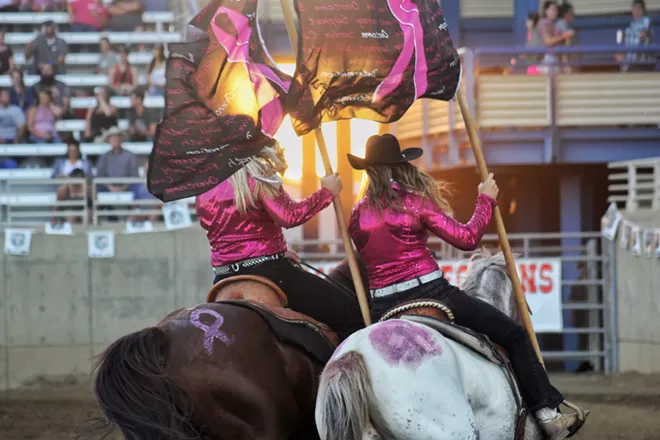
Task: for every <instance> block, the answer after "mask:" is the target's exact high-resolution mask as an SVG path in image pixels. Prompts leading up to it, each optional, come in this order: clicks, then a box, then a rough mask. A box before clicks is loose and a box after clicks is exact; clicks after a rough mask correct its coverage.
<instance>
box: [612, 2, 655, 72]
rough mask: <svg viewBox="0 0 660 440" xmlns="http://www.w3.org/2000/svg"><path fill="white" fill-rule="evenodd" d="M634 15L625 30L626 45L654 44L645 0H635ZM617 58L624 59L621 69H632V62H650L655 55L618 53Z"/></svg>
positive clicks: (641, 45)
mask: <svg viewBox="0 0 660 440" xmlns="http://www.w3.org/2000/svg"><path fill="white" fill-rule="evenodd" d="M632 17H633V19H632V21H631V22H630V24H629V25H628V27H627V28H626V30H625V31H624V45H625V46H627V47H643V46H648V45H650V44H652V43H653V31H652V29H651V19H650V18H649V16H648V13H647V11H646V3H645V2H644V0H635V1H633V4H632ZM617 59H618V61H623V63H622V66H621V70H623V71H629V70H631V64H634V63H644V62H649V61H651V60H652V59H653V57H652V56H651V55H647V54H644V53H639V52H637V53H632V52H630V53H627V54H626V55H617ZM639 67H641V66H639ZM641 69H644V67H641Z"/></svg>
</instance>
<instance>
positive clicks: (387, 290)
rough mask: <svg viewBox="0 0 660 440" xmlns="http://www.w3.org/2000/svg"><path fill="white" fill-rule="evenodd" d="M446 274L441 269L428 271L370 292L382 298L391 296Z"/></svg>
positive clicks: (374, 296)
mask: <svg viewBox="0 0 660 440" xmlns="http://www.w3.org/2000/svg"><path fill="white" fill-rule="evenodd" d="M443 275H444V274H443V273H442V271H441V270H440V269H438V270H436V271H434V272H431V273H427V274H426V275H422V276H421V277H417V278H413V279H412V280H408V281H404V282H402V283H397V284H392V285H390V286H387V287H382V288H380V289H373V290H370V291H369V292H370V293H371V296H372V297H373V298H381V297H383V296H389V295H392V294H394V293H400V292H405V291H406V290H410V289H413V288H415V287H417V286H421V285H422V284H426V283H430V282H431V281H435V280H437V279H439V278H442V276H443Z"/></svg>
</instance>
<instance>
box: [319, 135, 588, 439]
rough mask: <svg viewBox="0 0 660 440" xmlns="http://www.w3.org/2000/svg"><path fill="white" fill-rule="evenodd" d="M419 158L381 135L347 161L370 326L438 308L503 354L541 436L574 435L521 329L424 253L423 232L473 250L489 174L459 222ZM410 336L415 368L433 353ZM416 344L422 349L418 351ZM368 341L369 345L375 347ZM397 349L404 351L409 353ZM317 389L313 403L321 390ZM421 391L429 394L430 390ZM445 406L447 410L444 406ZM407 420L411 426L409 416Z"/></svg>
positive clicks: (489, 189) (488, 199)
mask: <svg viewBox="0 0 660 440" xmlns="http://www.w3.org/2000/svg"><path fill="white" fill-rule="evenodd" d="M421 155H422V150H421V149H418V148H411V149H408V150H404V151H401V149H400V146H399V142H398V140H397V139H396V137H394V136H392V135H389V134H385V135H382V136H378V135H376V136H372V137H371V138H369V140H368V141H367V147H366V157H365V158H364V159H361V158H358V157H355V156H352V155H349V161H350V163H351V165H352V166H353V168H355V169H360V170H362V169H365V170H366V173H367V177H368V184H367V185H366V187H365V192H364V197H363V198H362V199H361V200H360V201H359V202H358V203H357V205H356V206H355V208H354V209H353V213H352V215H351V219H350V226H349V229H350V233H351V236H352V238H353V241H354V243H355V245H356V246H357V249H358V251H359V253H360V256H361V258H362V260H363V261H364V263H365V265H366V268H367V272H368V278H369V287H370V289H371V290H370V292H371V296H372V301H371V312H372V317H373V320H374V322H375V321H377V320H378V319H380V318H381V316H382V315H383V314H384V313H385V312H386V311H388V310H390V309H391V308H393V307H395V306H397V305H399V304H401V303H404V302H408V301H411V300H420V299H432V300H437V301H440V302H442V303H443V304H444V305H446V306H447V307H448V308H449V309H450V310H451V311H452V313H453V315H454V322H455V323H456V324H458V325H461V326H464V327H467V328H470V329H472V330H474V331H476V332H479V333H482V334H485V335H487V336H488V337H489V338H490V339H491V340H493V341H494V342H495V343H497V344H500V345H501V346H502V347H503V348H504V349H505V350H506V351H507V352H508V354H509V357H510V358H511V362H512V364H513V369H514V371H515V374H516V376H517V379H518V382H519V385H520V388H521V392H522V395H523V397H524V400H525V402H526V404H527V407H528V409H529V410H530V411H532V412H534V414H535V415H536V418H537V419H538V422H539V425H540V428H541V430H542V431H543V433H544V435H545V437H546V438H549V439H552V440H558V439H563V438H566V437H567V436H569V435H572V434H574V433H575V432H576V431H577V430H578V429H579V428H580V427H581V426H582V424H583V421H584V416H583V412H582V411H581V410H580V409H578V413H579V414H560V413H559V412H558V411H557V408H558V407H559V405H560V404H561V403H562V402H563V401H564V397H563V396H562V394H561V393H560V392H559V391H557V390H556V389H555V388H554V387H553V386H552V385H551V384H550V381H549V379H548V376H547V374H546V372H545V370H544V368H543V366H542V365H541V364H540V363H539V361H538V359H537V358H536V355H535V352H534V349H533V348H532V344H531V342H530V340H529V338H528V336H527V334H526V333H525V330H524V329H523V328H522V327H521V326H520V325H518V324H516V323H515V322H514V321H512V320H511V319H510V318H509V317H508V316H506V315H505V314H503V313H502V312H500V311H498V310H497V309H496V308H495V307H493V306H491V305H490V304H488V303H486V302H484V301H481V300H478V299H475V298H473V297H471V296H469V295H467V294H466V293H465V292H463V291H462V290H460V289H458V288H457V287H455V286H452V285H450V284H449V283H448V282H447V280H446V279H445V278H444V277H443V274H442V272H441V271H440V270H439V268H438V265H437V263H436V261H435V259H434V258H433V257H432V255H431V252H430V251H429V249H428V247H427V240H428V232H429V231H430V232H432V233H433V234H435V235H437V236H438V237H440V238H441V239H443V240H445V241H446V242H448V243H449V244H451V245H452V246H454V247H456V248H459V249H461V250H474V249H476V247H477V245H478V243H479V241H480V240H481V237H482V235H483V233H484V231H485V229H486V226H487V225H488V222H489V221H490V219H491V216H492V213H493V208H494V206H495V205H496V203H497V202H496V197H497V195H498V188H497V185H496V183H495V181H494V180H493V177H492V175H491V176H489V177H488V179H486V181H484V182H483V183H482V184H481V185H480V186H479V193H480V194H479V197H478V198H477V204H476V209H475V212H474V214H473V216H472V218H471V220H470V221H469V222H468V223H467V224H461V223H459V222H457V221H456V220H454V219H453V218H452V217H451V216H450V215H451V210H450V207H449V204H448V203H447V201H446V198H445V195H446V194H447V191H446V186H445V185H443V184H438V183H436V182H435V181H434V180H433V178H432V177H430V176H429V175H427V174H425V173H424V172H422V171H420V170H419V169H417V168H416V167H414V166H413V165H411V164H410V163H408V162H409V161H411V160H414V159H417V158H418V157H420V156H421ZM387 324H388V323H387V322H386V323H384V324H377V325H381V326H382V325H387ZM406 324H408V323H406ZM410 325H412V324H410ZM372 327H374V329H371V328H368V329H366V330H363V331H361V332H358V334H356V335H355V336H354V337H351V338H349V339H348V340H347V341H346V342H345V343H344V345H343V346H342V347H341V349H340V351H341V353H347V352H346V350H348V349H349V348H348V346H350V345H353V344H358V342H356V341H358V340H359V339H360V338H362V339H364V337H365V334H366V333H369V335H370V337H373V332H375V331H376V329H375V327H376V326H372ZM399 330H402V329H401V328H400V329H398V330H396V329H394V328H393V329H392V332H394V333H391V332H390V333H389V336H388V332H387V331H384V332H383V335H382V336H383V338H385V339H387V338H389V337H392V335H394V336H396V337H394V340H395V341H397V340H402V338H403V339H406V338H405V336H406V334H407V333H406V331H405V330H402V331H403V333H400V334H399V333H397V332H399ZM414 333H415V331H414V330H412V333H410V335H409V336H412V337H413V340H417V341H422V342H423V343H422V344H421V346H420V348H419V349H420V350H421V351H419V352H418V351H415V350H413V351H412V352H411V353H409V355H405V356H404V358H405V359H408V360H411V359H413V358H414V360H415V362H413V364H417V361H420V362H421V360H422V359H423V358H424V356H425V353H426V354H428V355H432V354H433V353H436V354H437V352H434V350H433V346H432V338H433V337H431V339H428V338H429V336H428V335H426V334H424V333H423V332H422V333H419V335H418V337H415V336H414ZM397 335H398V336H397ZM415 338H416V339H415ZM376 339H378V338H376ZM427 339H428V340H427ZM424 341H427V342H425V343H428V344H429V345H427V346H424ZM370 342H371V343H372V345H374V344H375V346H377V345H378V344H379V343H382V341H380V342H377V341H376V340H370ZM390 342H391V341H390ZM347 344H348V345H347ZM386 345H387V344H386ZM413 345H414V344H413ZM402 348H406V350H409V349H410V348H411V347H410V346H408V347H402ZM438 350H440V348H438ZM396 351H397V350H396V349H394V351H393V352H392V353H394V354H396ZM404 351H405V350H404ZM341 353H340V354H341ZM392 353H389V354H387V355H386V356H385V360H386V361H388V362H389V361H392V359H393V358H391V357H390V358H388V356H389V355H391V354H392ZM398 354H401V353H398ZM347 355H348V353H347ZM402 356H403V355H402ZM410 356H412V357H410ZM342 357H343V356H341V357H339V358H337V359H335V360H334V361H333V362H334V363H335V365H341V364H342V362H341V359H342ZM394 357H396V356H394ZM431 357H433V356H431ZM333 362H331V364H330V365H332V364H333ZM440 364H442V362H440V363H439V364H438V365H440ZM330 365H329V366H328V368H331V367H330ZM447 367H448V368H450V367H449V366H447ZM452 368H454V369H455V368H456V366H454V367H452ZM325 374H326V373H324V375H325ZM447 374H450V370H448V372H447ZM402 380H403V379H402ZM474 380H478V378H476V377H475V378H474ZM324 383H325V382H322V384H321V387H322V389H321V391H320V395H319V398H321V394H323V392H324V390H323V386H324ZM427 386H428V392H429V393H432V392H433V386H432V384H427ZM439 392H440V391H439ZM402 398H403V397H402ZM420 399H423V396H420ZM448 404H449V407H451V402H448ZM410 418H411V420H414V415H413V414H411V415H410ZM407 438H412V437H407ZM421 438H426V437H421ZM436 438H438V439H439V438H459V437H451V436H449V437H436ZM481 438H482V439H484V438H485V437H481ZM323 440H328V439H327V438H324V439H323Z"/></svg>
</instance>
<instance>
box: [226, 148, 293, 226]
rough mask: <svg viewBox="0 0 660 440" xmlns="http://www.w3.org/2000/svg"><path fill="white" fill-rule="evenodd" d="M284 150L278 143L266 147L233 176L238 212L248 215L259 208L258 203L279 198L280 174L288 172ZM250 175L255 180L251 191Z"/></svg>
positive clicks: (232, 181)
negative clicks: (265, 199)
mask: <svg viewBox="0 0 660 440" xmlns="http://www.w3.org/2000/svg"><path fill="white" fill-rule="evenodd" d="M283 153H284V150H283V149H282V148H281V147H280V145H279V144H278V143H276V144H275V145H273V146H269V147H264V148H263V149H262V150H261V151H260V152H259V154H257V155H255V156H252V158H251V159H250V161H249V162H248V163H246V164H245V165H244V166H243V167H242V168H241V169H240V170H238V171H237V172H236V173H234V174H233V175H232V176H231V178H230V179H231V180H230V181H231V183H232V185H233V187H234V203H235V205H236V208H237V209H238V211H239V212H240V213H242V214H247V213H248V212H249V211H250V210H252V209H256V208H257V202H258V201H259V200H262V199H263V198H264V197H265V198H273V197H277V195H278V194H279V192H280V188H281V186H282V179H281V178H280V177H279V176H278V173H283V172H284V171H285V170H286V167H287V164H286V160H285V159H284V154H283ZM248 175H249V176H252V177H253V178H254V180H255V185H254V189H250V184H249V179H248Z"/></svg>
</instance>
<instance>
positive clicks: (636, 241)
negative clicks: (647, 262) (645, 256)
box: [630, 225, 642, 256]
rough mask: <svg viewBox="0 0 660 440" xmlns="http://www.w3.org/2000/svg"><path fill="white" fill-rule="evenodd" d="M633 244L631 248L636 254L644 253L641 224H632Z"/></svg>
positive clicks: (631, 237)
mask: <svg viewBox="0 0 660 440" xmlns="http://www.w3.org/2000/svg"><path fill="white" fill-rule="evenodd" d="M630 239H631V246H630V250H631V251H632V254H633V255H635V256H640V255H642V230H641V228H640V227H639V226H637V225H633V226H632V233H631V234H630Z"/></svg>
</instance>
